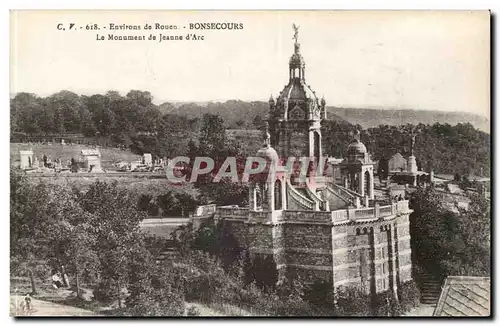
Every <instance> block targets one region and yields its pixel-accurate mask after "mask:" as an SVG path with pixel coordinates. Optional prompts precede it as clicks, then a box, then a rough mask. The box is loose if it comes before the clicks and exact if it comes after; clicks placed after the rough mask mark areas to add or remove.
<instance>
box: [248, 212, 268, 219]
mask: <svg viewBox="0 0 500 326" xmlns="http://www.w3.org/2000/svg"><path fill="white" fill-rule="evenodd" d="M250 217H252V218H255V219H262V220H265V219H271V218H272V212H271V211H252V213H251V214H250Z"/></svg>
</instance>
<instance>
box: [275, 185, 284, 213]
mask: <svg viewBox="0 0 500 326" xmlns="http://www.w3.org/2000/svg"><path fill="white" fill-rule="evenodd" d="M281 195H282V193H281V181H280V180H276V182H275V183H274V209H276V210H280V209H283V201H282V200H281Z"/></svg>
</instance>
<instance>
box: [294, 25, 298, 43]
mask: <svg viewBox="0 0 500 326" xmlns="http://www.w3.org/2000/svg"><path fill="white" fill-rule="evenodd" d="M293 30H294V33H293V39H294V40H295V43H298V42H299V26H297V25H295V23H293Z"/></svg>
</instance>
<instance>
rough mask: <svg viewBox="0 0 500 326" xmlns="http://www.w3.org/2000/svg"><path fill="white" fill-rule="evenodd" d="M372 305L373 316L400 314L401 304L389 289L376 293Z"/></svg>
mask: <svg viewBox="0 0 500 326" xmlns="http://www.w3.org/2000/svg"><path fill="white" fill-rule="evenodd" d="M372 306H373V315H374V316H399V315H401V306H400V304H399V302H398V300H396V298H395V296H394V292H393V291H391V290H388V291H384V292H382V293H378V294H376V295H375V297H374V300H373V304H372Z"/></svg>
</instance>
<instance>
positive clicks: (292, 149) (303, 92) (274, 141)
mask: <svg viewBox="0 0 500 326" xmlns="http://www.w3.org/2000/svg"><path fill="white" fill-rule="evenodd" d="M294 29H295V35H294V40H295V43H294V53H293V54H292V56H291V58H290V61H289V63H288V67H289V80H288V84H287V85H285V87H284V88H283V90H282V91H281V92H280V94H279V96H278V97H277V99H276V100H274V98H273V97H272V96H271V98H270V99H269V127H270V130H271V145H272V146H273V147H274V148H276V149H277V150H278V153H279V155H280V157H290V156H295V157H316V158H317V159H319V158H320V157H321V156H322V155H323V151H322V146H321V137H322V136H321V120H323V119H326V110H325V103H326V102H325V100H324V99H321V100H319V99H318V98H317V96H316V93H315V92H314V91H313V90H312V89H311V87H310V86H309V85H307V84H306V81H305V72H306V68H305V67H306V64H305V61H304V58H303V57H302V55H301V54H300V43H299V42H298V27H297V26H295V25H294Z"/></svg>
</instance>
